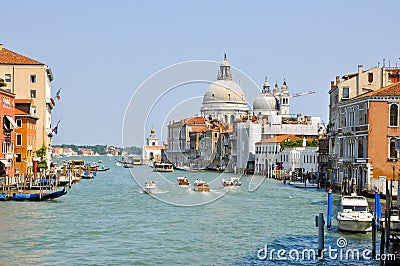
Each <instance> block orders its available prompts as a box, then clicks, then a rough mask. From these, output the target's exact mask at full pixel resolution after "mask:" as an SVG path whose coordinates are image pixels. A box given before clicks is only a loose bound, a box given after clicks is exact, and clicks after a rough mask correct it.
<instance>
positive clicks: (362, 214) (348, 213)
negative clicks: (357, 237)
mask: <svg viewBox="0 0 400 266" xmlns="http://www.w3.org/2000/svg"><path fill="white" fill-rule="evenodd" d="M340 204H341V211H339V212H338V214H337V216H336V219H337V221H338V226H339V229H340V230H343V231H350V232H368V231H372V218H373V215H372V214H371V213H370V212H369V209H368V202H367V199H366V198H365V197H362V196H355V195H353V196H344V197H342V201H341V203H340Z"/></svg>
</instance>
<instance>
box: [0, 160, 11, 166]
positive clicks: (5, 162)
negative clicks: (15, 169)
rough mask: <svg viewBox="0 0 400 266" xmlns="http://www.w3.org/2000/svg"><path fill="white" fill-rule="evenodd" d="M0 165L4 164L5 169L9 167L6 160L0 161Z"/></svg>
mask: <svg viewBox="0 0 400 266" xmlns="http://www.w3.org/2000/svg"><path fill="white" fill-rule="evenodd" d="M0 163H2V164H4V166H5V167H9V166H11V164H10V163H9V162H8V161H7V160H6V159H0Z"/></svg>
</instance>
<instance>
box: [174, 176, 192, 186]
mask: <svg viewBox="0 0 400 266" xmlns="http://www.w3.org/2000/svg"><path fill="white" fill-rule="evenodd" d="M177 180H178V185H179V186H180V187H188V186H189V179H188V178H187V177H182V176H180V177H178V178H177Z"/></svg>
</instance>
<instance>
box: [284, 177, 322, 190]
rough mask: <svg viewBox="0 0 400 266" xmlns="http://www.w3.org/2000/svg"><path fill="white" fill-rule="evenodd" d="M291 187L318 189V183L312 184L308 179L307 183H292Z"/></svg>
mask: <svg viewBox="0 0 400 266" xmlns="http://www.w3.org/2000/svg"><path fill="white" fill-rule="evenodd" d="M289 185H293V186H295V187H297V188H318V187H319V186H318V183H310V181H308V179H307V180H306V182H293V183H290V184H289Z"/></svg>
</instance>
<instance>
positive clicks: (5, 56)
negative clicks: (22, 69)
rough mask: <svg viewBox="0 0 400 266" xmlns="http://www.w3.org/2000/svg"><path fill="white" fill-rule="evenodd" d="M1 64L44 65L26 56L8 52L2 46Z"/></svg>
mask: <svg viewBox="0 0 400 266" xmlns="http://www.w3.org/2000/svg"><path fill="white" fill-rule="evenodd" d="M0 64H1V65H44V64H43V63H41V62H39V61H36V60H34V59H31V58H29V57H26V56H24V55H20V54H17V53H15V52H13V51H11V50H8V49H6V48H4V47H3V45H2V44H0Z"/></svg>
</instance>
